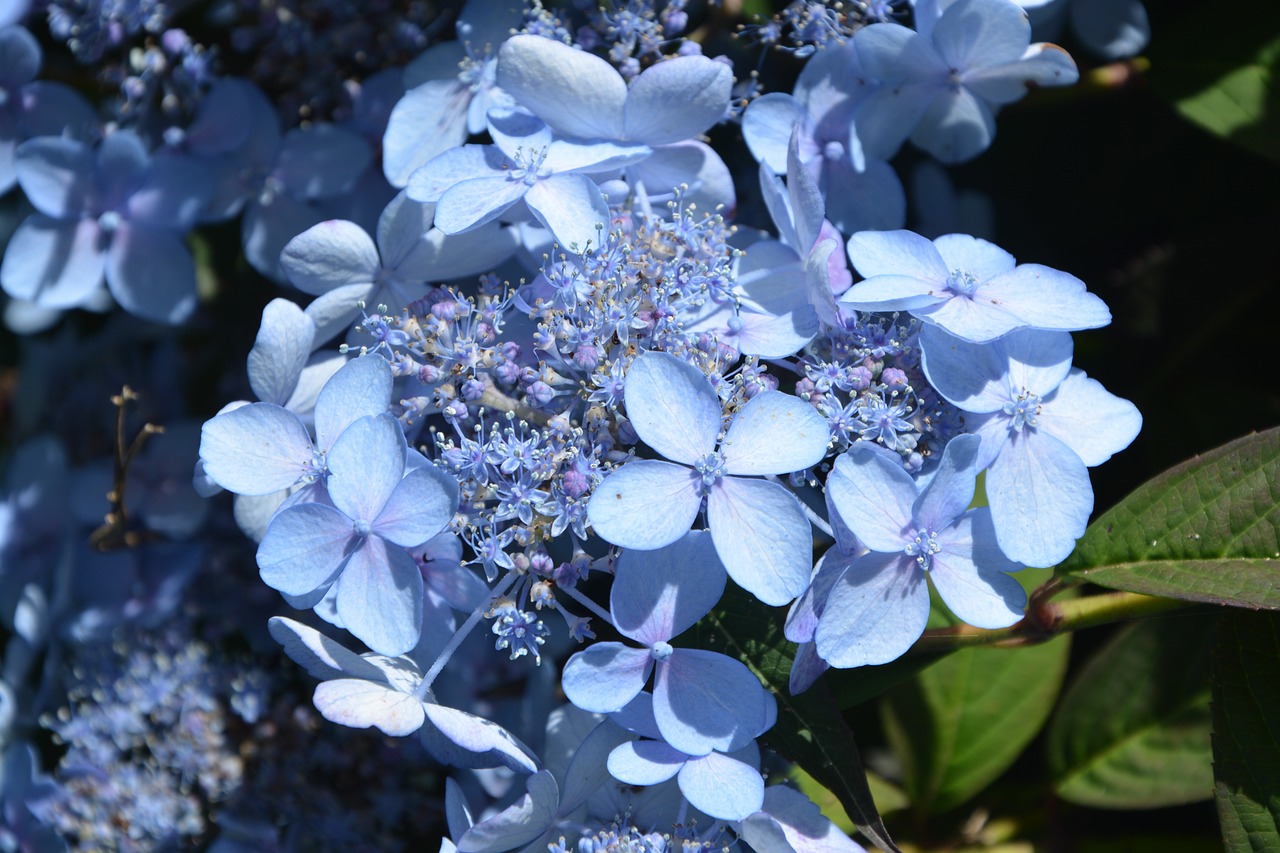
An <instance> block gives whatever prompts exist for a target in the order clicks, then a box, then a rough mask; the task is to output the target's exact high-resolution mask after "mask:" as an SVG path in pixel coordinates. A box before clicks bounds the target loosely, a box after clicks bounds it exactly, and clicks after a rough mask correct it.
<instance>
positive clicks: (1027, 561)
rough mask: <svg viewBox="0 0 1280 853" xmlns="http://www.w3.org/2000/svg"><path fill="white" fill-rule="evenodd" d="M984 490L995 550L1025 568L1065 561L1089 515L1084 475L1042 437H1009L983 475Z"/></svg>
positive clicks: (1054, 442)
mask: <svg viewBox="0 0 1280 853" xmlns="http://www.w3.org/2000/svg"><path fill="white" fill-rule="evenodd" d="M986 487H987V500H988V501H989V502H990V504H991V517H992V520H993V521H994V522H995V528H996V538H997V540H998V541H999V542H1000V549H1001V550H1002V551H1004V553H1005V555H1006V556H1008V557H1009V559H1011V560H1017V561H1018V562H1019V563H1022V564H1024V565H1027V566H1036V567H1039V568H1049V567H1051V566H1054V565H1057V564H1058V563H1060V562H1062V561H1063V560H1065V559H1066V558H1067V556H1068V555H1069V554H1070V553H1071V551H1072V550H1073V549H1074V548H1075V545H1076V540H1077V539H1079V538H1080V537H1081V536H1083V535H1084V531H1085V528H1086V527H1087V526H1088V524H1089V513H1090V512H1092V511H1093V486H1092V485H1090V483H1089V469H1088V468H1086V467H1085V465H1084V463H1083V462H1081V461H1080V457H1079V456H1077V455H1076V453H1075V451H1074V450H1072V449H1071V448H1070V447H1068V446H1067V445H1065V444H1063V443H1062V442H1061V441H1059V440H1058V439H1056V438H1054V437H1053V436H1052V435H1049V434H1048V433H1045V432H1038V431H1037V432H1033V431H1030V430H1027V429H1024V430H1023V431H1022V432H1018V433H1013V434H1012V436H1011V438H1010V441H1009V442H1008V444H1006V445H1005V447H1004V449H1003V450H1001V452H1000V456H999V457H998V458H997V459H996V460H995V462H993V463H991V467H990V468H989V469H988V470H987V481H986Z"/></svg>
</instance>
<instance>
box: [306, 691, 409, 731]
mask: <svg viewBox="0 0 1280 853" xmlns="http://www.w3.org/2000/svg"><path fill="white" fill-rule="evenodd" d="M313 701H314V702H315V706H316V710H317V711H319V712H320V715H321V716H323V717H324V718H325V719H326V720H328V721H329V722H331V723H337V724H338V725H340V726H349V727H351V728H355V729H367V728H369V727H370V726H375V727H377V728H378V729H380V730H381V731H382V732H384V733H385V734H388V735H391V736H392V737H403V736H404V735H410V734H413V733H414V732H416V731H417V730H418V729H420V728H422V724H423V722H424V721H425V712H424V709H423V707H422V700H421V699H416V698H414V697H413V696H411V695H409V694H407V693H401V692H400V691H398V690H393V689H392V688H390V687H387V686H386V685H383V684H374V683H372V682H368V681H361V680H358V679H354V678H340V679H337V680H335V681H322V682H321V683H319V684H317V685H316V692H315V696H314V698H313Z"/></svg>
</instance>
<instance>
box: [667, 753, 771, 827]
mask: <svg viewBox="0 0 1280 853" xmlns="http://www.w3.org/2000/svg"><path fill="white" fill-rule="evenodd" d="M676 781H677V782H678V783H679V785H680V792H681V793H682V794H684V796H685V799H687V800H688V801H689V805H691V806H693V807H694V808H696V809H698V810H699V811H702V812H705V813H706V814H708V815H710V816H711V817H714V818H719V819H720V820H744V819H746V818H747V817H749V816H750V815H751V814H753V813H754V812H758V811H759V810H760V806H761V805H763V803H764V778H763V777H762V776H761V775H760V771H759V770H757V769H755V768H754V767H752V766H751V765H749V764H743V763H742V762H741V761H738V760H736V759H734V758H730V757H729V756H727V755H718V754H716V753H712V754H711V755H706V756H703V757H701V758H696V759H693V760H692V761H690V762H689V763H687V764H686V765H685V766H684V767H683V768H682V769H681V770H680V773H679V774H678V775H677V777H676Z"/></svg>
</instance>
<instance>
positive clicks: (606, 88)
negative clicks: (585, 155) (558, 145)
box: [497, 35, 627, 139]
mask: <svg viewBox="0 0 1280 853" xmlns="http://www.w3.org/2000/svg"><path fill="white" fill-rule="evenodd" d="M497 83H498V86H499V87H501V88H502V89H503V90H504V91H506V92H507V93H508V94H510V95H511V96H512V97H513V98H515V99H516V101H517V102H519V104H520V105H521V106H523V107H524V108H526V109H527V110H529V111H530V112H531V113H533V114H534V115H536V116H537V117H538V118H540V119H542V120H543V121H545V122H546V123H547V124H548V125H549V126H550V127H551V129H552V130H554V131H555V132H556V133H557V134H559V135H561V136H569V137H574V138H577V139H621V138H623V122H624V109H625V104H626V101H627V84H626V83H625V82H624V81H623V79H622V75H621V74H619V73H618V72H617V71H615V70H614V68H613V66H612V65H610V64H609V63H608V62H606V61H605V60H603V59H601V58H599V57H598V56H593V55H592V54H590V53H587V52H586V51H582V50H577V49H576V48H573V47H570V46H569V45H567V44H563V43H561V42H558V41H555V40H553V39H547V38H542V37H541V36H534V35H518V36H513V37H512V38H509V39H507V41H506V42H504V43H503V45H502V47H501V48H499V50H498V71H497Z"/></svg>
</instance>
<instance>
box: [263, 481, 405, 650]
mask: <svg viewBox="0 0 1280 853" xmlns="http://www.w3.org/2000/svg"><path fill="white" fill-rule="evenodd" d="M353 539H354V534H353V533H352V532H351V519H349V518H347V517H346V516H345V515H343V514H342V513H341V512H339V511H338V510H336V509H334V508H333V507H331V506H327V505H325V504H300V505H298V506H291V507H288V508H287V509H282V510H280V512H279V513H277V514H276V517H275V518H274V519H272V521H271V525H270V526H269V527H268V528H267V535H266V536H264V537H262V542H261V543H260V544H259V545H258V555H257V557H258V570H259V574H260V575H261V576H262V581H263V583H265V584H266V585H267V586H269V587H271V588H272V589H275V590H279V591H280V592H282V593H284V594H286V595H309V594H311V593H313V592H315V591H317V590H320V589H324V588H326V587H327V586H329V585H330V584H331V583H333V581H334V580H335V579H336V578H337V576H338V573H339V572H341V571H342V569H343V566H344V565H346V562H347V557H348V551H349V545H350V544H351V542H352V540H353ZM397 654H398V653H397Z"/></svg>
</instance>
